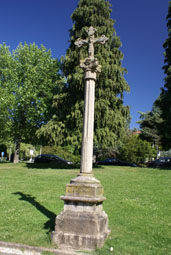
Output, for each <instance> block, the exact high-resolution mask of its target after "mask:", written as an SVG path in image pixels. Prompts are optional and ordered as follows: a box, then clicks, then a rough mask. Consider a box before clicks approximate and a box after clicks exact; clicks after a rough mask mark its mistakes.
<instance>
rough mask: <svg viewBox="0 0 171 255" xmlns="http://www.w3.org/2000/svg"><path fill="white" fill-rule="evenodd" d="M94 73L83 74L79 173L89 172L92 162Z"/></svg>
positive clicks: (90, 171)
mask: <svg viewBox="0 0 171 255" xmlns="http://www.w3.org/2000/svg"><path fill="white" fill-rule="evenodd" d="M95 78H96V73H91V71H88V72H87V73H86V76H85V81H86V82H85V103H84V129H83V138H82V153H81V170H80V172H81V174H91V173H92V164H93V132H94V98H95Z"/></svg>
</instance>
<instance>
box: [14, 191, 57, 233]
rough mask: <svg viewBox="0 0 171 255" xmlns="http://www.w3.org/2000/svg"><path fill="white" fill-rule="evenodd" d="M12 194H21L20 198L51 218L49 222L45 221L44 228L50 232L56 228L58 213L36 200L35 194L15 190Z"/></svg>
mask: <svg viewBox="0 0 171 255" xmlns="http://www.w3.org/2000/svg"><path fill="white" fill-rule="evenodd" d="M12 194H13V195H19V196H20V198H19V200H24V201H27V202H29V203H30V204H31V205H32V206H34V207H35V208H36V209H37V210H38V211H40V212H41V213H42V214H44V215H45V216H46V217H47V218H49V220H48V221H47V222H45V224H44V229H47V230H48V232H47V233H48V234H49V233H50V232H52V231H53V230H54V226H55V218H56V214H55V213H53V212H51V211H49V210H48V209H47V208H46V207H44V206H43V205H41V204H40V203H39V202H37V201H36V197H33V196H31V195H29V194H24V193H22V192H15V193H12Z"/></svg>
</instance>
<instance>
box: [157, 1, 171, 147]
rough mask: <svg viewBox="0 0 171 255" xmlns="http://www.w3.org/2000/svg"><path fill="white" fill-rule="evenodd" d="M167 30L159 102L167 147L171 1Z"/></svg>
mask: <svg viewBox="0 0 171 255" xmlns="http://www.w3.org/2000/svg"><path fill="white" fill-rule="evenodd" d="M167 30H168V38H167V39H166V40H165V42H164V44H163V47H164V49H165V53H164V56H165V58H164V63H165V64H164V66H163V70H164V73H165V79H164V82H165V83H164V88H162V92H161V94H160V97H159V100H158V104H159V106H160V108H161V117H162V118H163V122H162V124H161V127H160V134H161V142H162V144H163V147H164V148H165V149H170V148H171V1H170V2H169V8H168V15H167Z"/></svg>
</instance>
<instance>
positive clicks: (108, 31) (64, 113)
mask: <svg viewBox="0 0 171 255" xmlns="http://www.w3.org/2000/svg"><path fill="white" fill-rule="evenodd" d="M110 7H111V5H110V4H109V2H108V1H106V0H80V1H79V3H78V6H77V8H76V9H75V11H74V12H73V14H72V16H71V18H72V21H73V26H72V29H71V30H70V46H69V48H68V50H67V52H66V56H65V57H63V58H62V71H63V74H64V76H65V77H66V78H67V84H66V86H65V88H64V91H63V92H64V93H63V94H60V95H57V96H56V97H55V98H54V106H55V107H56V108H57V116H56V118H55V119H54V120H53V121H51V122H50V123H49V124H48V125H47V127H46V128H45V127H43V128H42V133H43V132H44V134H45V135H48V134H49V136H50V132H52V133H53V130H54V127H55V126H56V136H54V137H56V141H57V143H58V137H59V136H58V134H60V135H62V133H61V129H60V128H59V127H62V130H63V136H65V137H66V139H65V141H66V143H69V144H75V145H76V146H77V147H79V146H80V145H81V137H82V126H83V108H84V78H83V77H84V74H83V71H82V69H81V68H80V60H82V59H84V58H85V57H87V56H88V50H87V47H86V46H84V47H81V48H79V49H78V48H77V47H76V46H75V45H74V42H75V41H76V40H77V39H78V38H82V39H85V38H87V32H86V31H87V29H88V27H90V26H93V27H95V28H96V29H97V32H96V37H98V36H100V35H102V34H104V35H105V36H107V37H108V38H109V40H108V41H107V43H106V44H105V45H103V46H102V45H95V57H96V58H97V59H98V61H99V64H100V65H102V71H101V73H100V74H99V75H98V77H97V81H96V93H95V126H94V131H95V132H94V133H95V136H94V140H95V141H94V142H95V146H97V147H103V148H109V147H110V148H111V147H112V148H116V147H117V146H118V145H119V143H120V141H121V138H122V136H123V134H124V133H125V129H126V127H127V125H128V122H129V119H130V115H129V107H128V106H124V105H123V93H124V92H125V91H129V86H128V84H127V82H126V81H125V79H124V74H125V73H126V69H125V68H123V67H122V59H123V54H122V52H121V51H120V49H119V48H120V47H121V42H120V38H119V37H118V36H117V35H116V32H115V29H114V21H113V20H112V19H111V18H110V13H111V8H110ZM60 109H61V110H60ZM54 123H56V125H55V124H54ZM58 123H59V126H58ZM53 134H54V133H53ZM54 140H55V139H54ZM60 142H61V140H60Z"/></svg>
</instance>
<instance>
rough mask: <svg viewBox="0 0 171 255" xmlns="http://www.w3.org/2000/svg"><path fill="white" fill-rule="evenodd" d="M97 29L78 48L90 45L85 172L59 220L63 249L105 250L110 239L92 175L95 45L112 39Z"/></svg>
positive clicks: (70, 187)
mask: <svg viewBox="0 0 171 255" xmlns="http://www.w3.org/2000/svg"><path fill="white" fill-rule="evenodd" d="M95 31H96V29H95V28H93V27H92V26H91V27H90V28H89V29H88V31H87V33H88V39H86V40H81V39H78V40H77V41H76V42H75V45H76V46H78V47H81V46H83V45H86V44H87V45H88V57H87V58H85V59H84V60H81V61H80V66H81V68H83V70H84V74H85V104H84V128H83V138H82V153H81V169H80V173H79V174H78V176H77V177H76V178H74V179H72V180H71V181H70V184H67V185H66V193H65V195H64V196H61V199H62V200H64V210H63V211H62V212H61V213H60V214H59V215H58V216H57V217H56V223H55V231H54V232H53V233H52V241H53V242H54V243H55V244H57V245H58V247H59V248H69V249H74V250H95V249H96V248H101V247H102V246H103V244H104V242H105V240H106V238H107V236H108V235H109V233H110V231H109V229H108V216H107V214H106V213H105V212H104V211H103V206H102V204H103V201H104V200H105V199H106V198H105V197H104V196H103V192H104V191H103V187H102V185H101V184H100V181H98V180H97V179H96V178H95V177H94V176H93V173H92V163H93V161H92V159H93V129H94V98H95V81H96V74H97V72H100V71H101V66H100V65H99V63H98V60H97V59H96V58H94V44H95V43H99V44H104V43H105V42H106V41H107V40H108V38H107V37H105V36H104V35H102V36H101V37H99V38H95V37H94V34H95Z"/></svg>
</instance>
